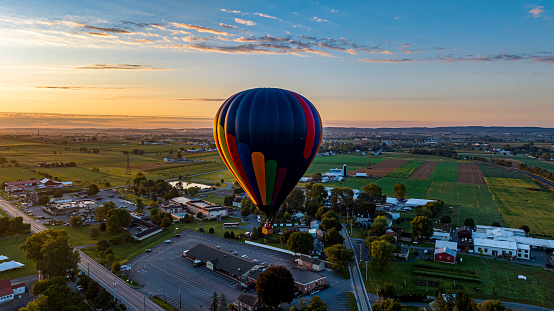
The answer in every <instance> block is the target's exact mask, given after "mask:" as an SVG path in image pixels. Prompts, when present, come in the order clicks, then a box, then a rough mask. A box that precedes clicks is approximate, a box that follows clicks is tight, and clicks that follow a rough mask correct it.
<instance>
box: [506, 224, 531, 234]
mask: <svg viewBox="0 0 554 311" xmlns="http://www.w3.org/2000/svg"><path fill="white" fill-rule="evenodd" d="M499 227H500V226H499ZM519 229H522V230H523V231H525V233H529V232H530V231H531V229H530V228H529V226H527V225H522V226H520V227H519Z"/></svg>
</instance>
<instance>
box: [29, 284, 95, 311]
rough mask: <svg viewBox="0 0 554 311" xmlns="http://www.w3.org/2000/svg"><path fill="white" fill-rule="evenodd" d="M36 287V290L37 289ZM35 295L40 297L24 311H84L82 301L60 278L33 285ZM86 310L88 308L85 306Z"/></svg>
mask: <svg viewBox="0 0 554 311" xmlns="http://www.w3.org/2000/svg"><path fill="white" fill-rule="evenodd" d="M35 287H36V289H35ZM32 293H33V294H36V295H39V296H38V297H37V299H35V300H34V301H32V302H30V303H29V304H28V305H27V307H25V308H22V309H20V310H23V311H50V310H62V311H70V310H84V309H79V308H82V305H81V304H80V303H82V299H81V298H80V297H79V296H78V295H74V294H72V293H71V290H70V289H69V287H67V284H66V283H65V280H64V278H62V277H58V278H53V279H49V280H43V281H37V282H35V283H34V285H33V290H32ZM85 309H86V306H85Z"/></svg>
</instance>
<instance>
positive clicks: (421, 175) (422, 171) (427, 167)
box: [409, 161, 439, 179]
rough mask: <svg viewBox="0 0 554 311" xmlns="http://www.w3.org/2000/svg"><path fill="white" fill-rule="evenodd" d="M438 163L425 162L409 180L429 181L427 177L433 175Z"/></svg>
mask: <svg viewBox="0 0 554 311" xmlns="http://www.w3.org/2000/svg"><path fill="white" fill-rule="evenodd" d="M438 164H439V162H437V161H426V162H425V163H424V164H423V165H421V166H420V167H418V168H417V169H416V170H415V171H414V172H413V173H412V174H411V175H410V177H409V178H410V179H429V176H431V174H432V173H433V171H434V170H435V168H436V167H437V165H438Z"/></svg>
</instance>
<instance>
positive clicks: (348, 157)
mask: <svg viewBox="0 0 554 311" xmlns="http://www.w3.org/2000/svg"><path fill="white" fill-rule="evenodd" d="M383 160H384V159H383V158H382V157H371V163H372V164H373V163H377V162H380V161H383ZM344 164H346V166H347V170H348V171H352V170H356V169H360V168H364V167H366V165H367V157H366V156H361V155H357V154H339V155H334V156H319V157H315V159H314V162H313V163H312V165H311V166H310V168H308V170H307V171H306V174H304V175H306V176H308V175H311V174H313V173H316V172H319V173H324V172H328V171H329V170H330V169H332V168H341V169H342V166H343V165H344Z"/></svg>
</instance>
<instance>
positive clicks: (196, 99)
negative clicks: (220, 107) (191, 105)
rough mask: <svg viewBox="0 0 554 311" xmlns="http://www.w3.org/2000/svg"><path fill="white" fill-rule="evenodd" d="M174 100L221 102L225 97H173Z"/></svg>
mask: <svg viewBox="0 0 554 311" xmlns="http://www.w3.org/2000/svg"><path fill="white" fill-rule="evenodd" d="M175 100H182V101H195V102H222V101H225V100H226V98H175Z"/></svg>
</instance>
